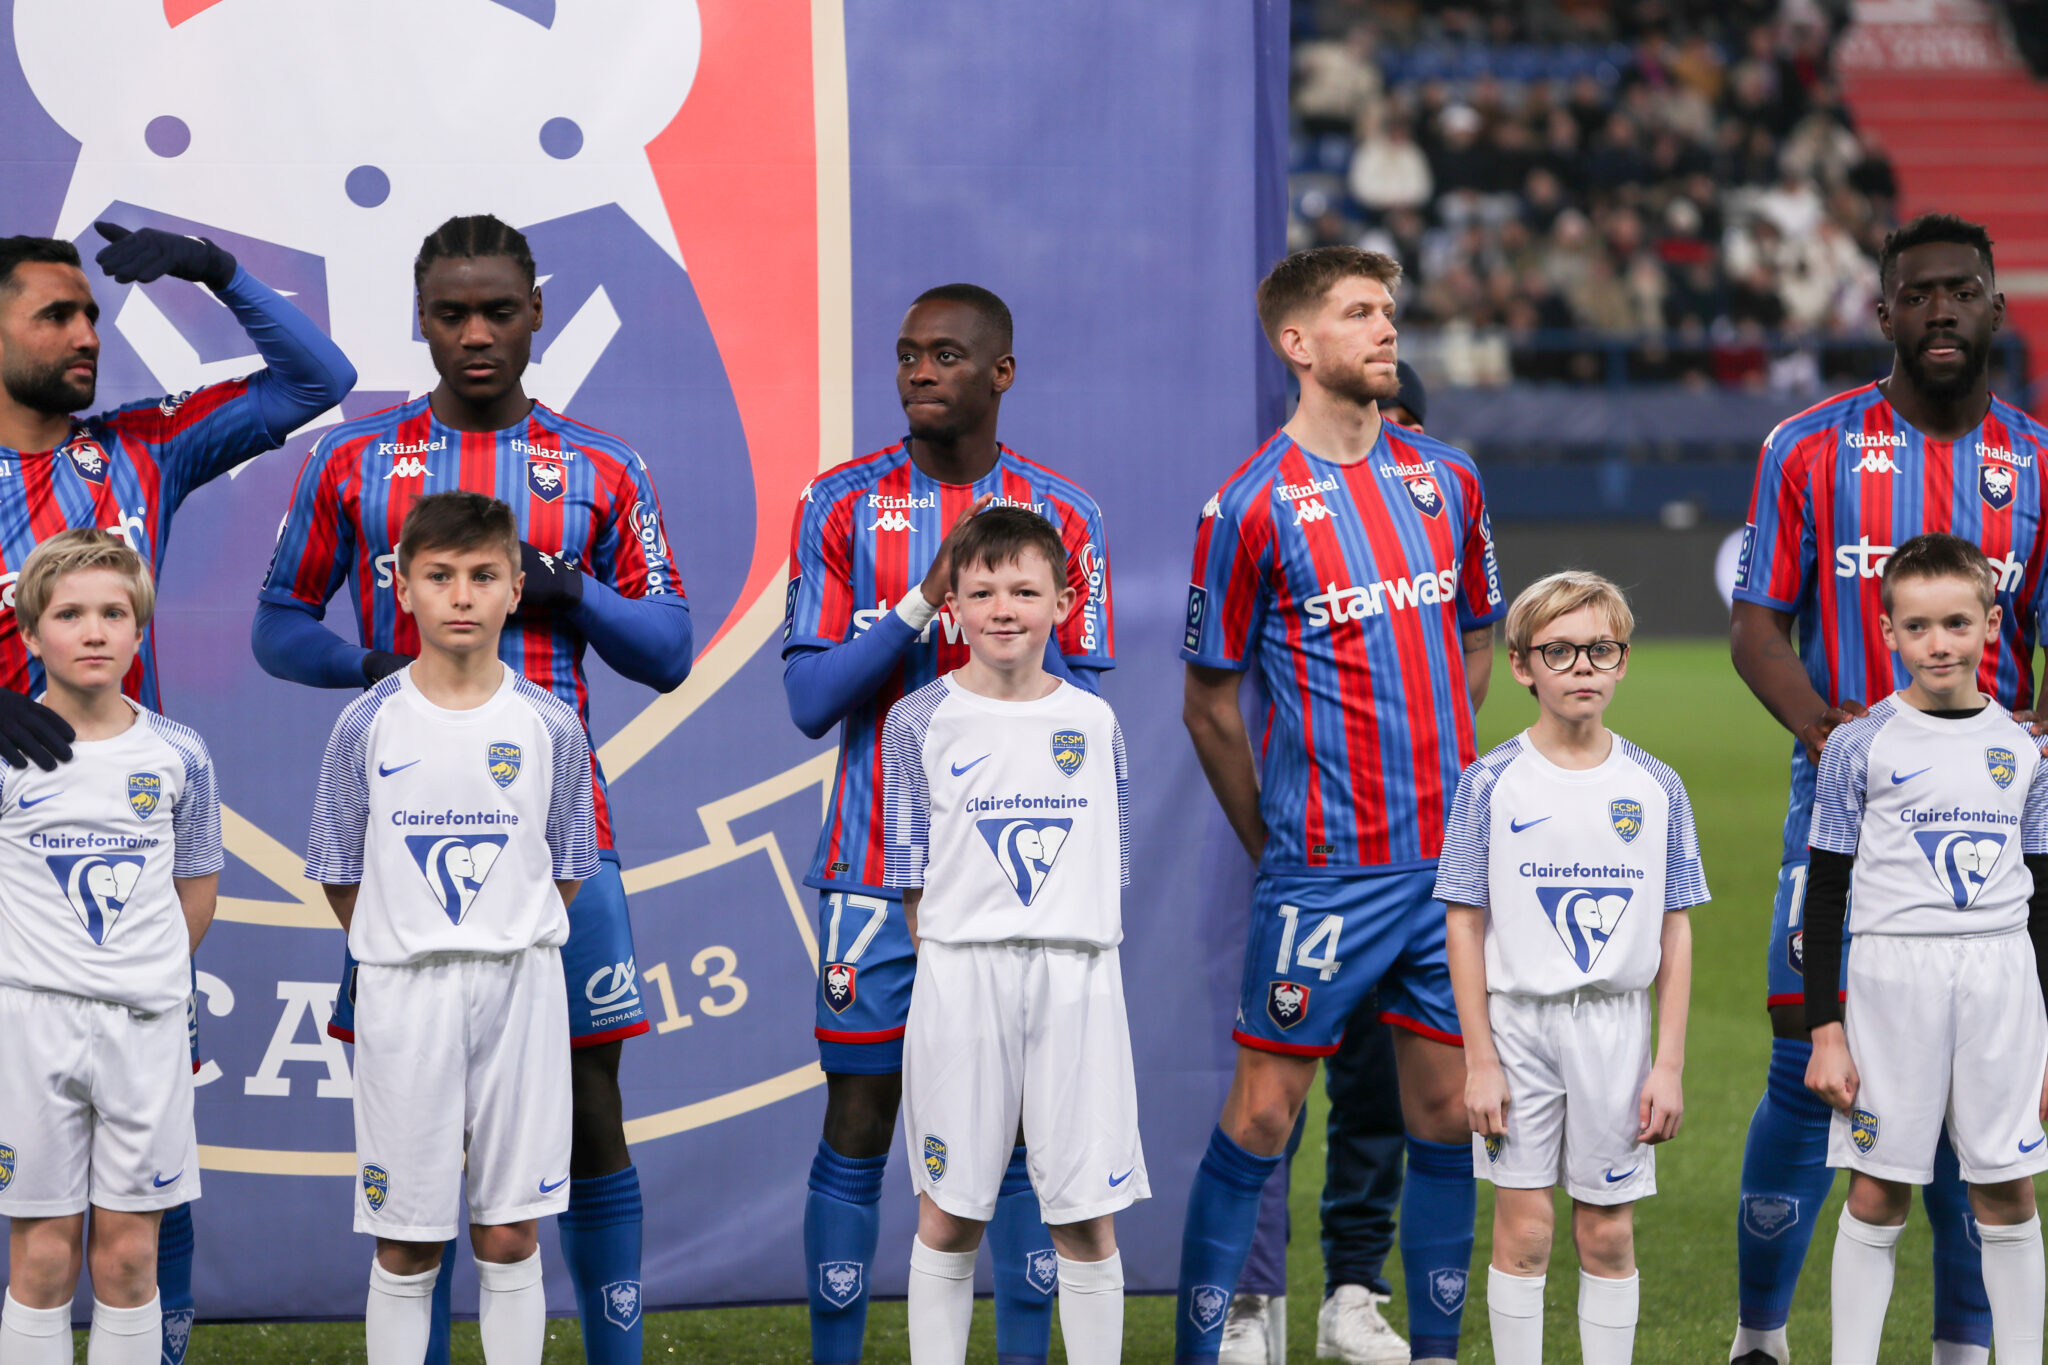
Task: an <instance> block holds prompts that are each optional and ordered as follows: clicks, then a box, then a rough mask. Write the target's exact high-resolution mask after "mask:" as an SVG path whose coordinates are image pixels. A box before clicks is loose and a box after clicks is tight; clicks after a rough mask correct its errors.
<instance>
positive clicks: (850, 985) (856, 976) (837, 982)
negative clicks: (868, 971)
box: [821, 962, 860, 1014]
mask: <svg viewBox="0 0 2048 1365" xmlns="http://www.w3.org/2000/svg"><path fill="white" fill-rule="evenodd" d="M821 979H822V981H823V983H824V991H825V1005H826V1007H827V1008H828V1009H830V1010H831V1011H832V1012H833V1013H834V1014H844V1013H846V1009H847V1006H849V1005H851V1004H852V1003H853V1001H854V995H855V990H856V987H857V986H858V983H859V980H860V968H858V967H856V966H854V965H853V964H851V963H848V962H833V963H828V964H827V965H826V967H825V974H824V976H823V978H821Z"/></svg>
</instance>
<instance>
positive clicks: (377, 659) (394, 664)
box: [363, 649, 412, 687]
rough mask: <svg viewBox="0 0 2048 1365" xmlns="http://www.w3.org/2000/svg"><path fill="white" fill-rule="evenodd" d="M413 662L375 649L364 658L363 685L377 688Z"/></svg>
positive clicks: (404, 657) (387, 651)
mask: <svg viewBox="0 0 2048 1365" xmlns="http://www.w3.org/2000/svg"><path fill="white" fill-rule="evenodd" d="M411 662H412V660H411V659H409V658H407V657H406V656H405V655H403V654H393V653H392V652H391V651H390V650H388V649H373V650H371V651H370V652H369V653H368V654H365V655H364V656H363V685H364V686H365V687H375V686H376V685H377V684H378V683H380V682H383V681H384V680H385V679H386V678H388V677H390V676H391V675H392V674H393V673H396V672H397V671H398V670H399V669H401V668H404V667H405V666H406V665H407V664H409V663H411Z"/></svg>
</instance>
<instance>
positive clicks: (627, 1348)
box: [555, 1166, 641, 1365]
mask: <svg viewBox="0 0 2048 1365" xmlns="http://www.w3.org/2000/svg"><path fill="white" fill-rule="evenodd" d="M640 1216H641V1208H640V1172H639V1171H637V1170H635V1169H634V1168H633V1167H631V1166H628V1167H626V1168H625V1169H624V1170H622V1171H613V1172H612V1173H611V1174H610V1175H601V1176H598V1177H597V1178H596V1179H594V1180H571V1181H570V1182H569V1207H568V1208H567V1209H564V1210H563V1211H562V1216H561V1217H560V1218H558V1219H556V1220H555V1228H556V1230H557V1231H558V1232H560V1233H561V1236H562V1259H563V1260H565V1261H567V1262H568V1263H569V1283H570V1285H571V1286H572V1287H574V1289H575V1290H576V1317H577V1320H578V1321H580V1322H581V1323H582V1324H583V1359H584V1360H585V1361H587V1362H589V1365H640Z"/></svg>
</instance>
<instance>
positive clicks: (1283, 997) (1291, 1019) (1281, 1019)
mask: <svg viewBox="0 0 2048 1365" xmlns="http://www.w3.org/2000/svg"><path fill="white" fill-rule="evenodd" d="M1308 991H1309V988H1308V987H1307V986H1304V985H1302V984H1301V983H1300V982H1298V981H1268V982H1267V983H1266V1017H1267V1018H1268V1019H1271V1020H1272V1021H1273V1027H1275V1028H1278V1029H1283V1030H1284V1029H1291V1028H1293V1027H1294V1026H1295V1025H1296V1024H1298V1023H1300V1022H1301V1021H1302V1020H1304V1019H1306V1018H1308Z"/></svg>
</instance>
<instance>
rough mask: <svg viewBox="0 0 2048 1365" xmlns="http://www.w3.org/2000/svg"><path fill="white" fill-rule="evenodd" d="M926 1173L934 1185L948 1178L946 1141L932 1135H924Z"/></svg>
mask: <svg viewBox="0 0 2048 1365" xmlns="http://www.w3.org/2000/svg"><path fill="white" fill-rule="evenodd" d="M924 1173H925V1175H926V1177H927V1178H929V1179H930V1180H931V1182H932V1183H933V1184H934V1185H936V1184H937V1183H938V1182H940V1181H941V1180H944V1179H945V1178H946V1141H945V1139H944V1138H939V1137H934V1136H932V1135H931V1134H930V1133H926V1134H925V1135H924Z"/></svg>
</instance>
